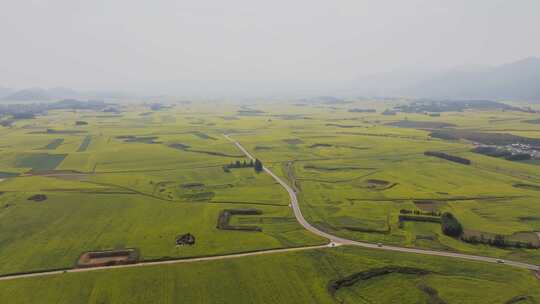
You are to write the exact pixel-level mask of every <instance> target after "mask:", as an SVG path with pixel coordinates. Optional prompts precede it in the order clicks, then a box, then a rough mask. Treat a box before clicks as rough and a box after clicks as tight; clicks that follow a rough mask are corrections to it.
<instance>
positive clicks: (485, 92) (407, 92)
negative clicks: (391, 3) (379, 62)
mask: <svg viewBox="0 0 540 304" xmlns="http://www.w3.org/2000/svg"><path fill="white" fill-rule="evenodd" d="M360 88H361V93H362V94H371V95H379V96H408V97H421V98H437V99H448V98H455V99H512V100H527V101H537V102H540V58H534V57H531V58H526V59H523V60H519V61H516V62H512V63H508V64H503V65H499V66H478V67H468V68H460V69H453V70H448V71H443V72H407V71H400V72H395V73H386V74H379V75H374V76H371V77H365V78H362V79H361V83H360Z"/></svg>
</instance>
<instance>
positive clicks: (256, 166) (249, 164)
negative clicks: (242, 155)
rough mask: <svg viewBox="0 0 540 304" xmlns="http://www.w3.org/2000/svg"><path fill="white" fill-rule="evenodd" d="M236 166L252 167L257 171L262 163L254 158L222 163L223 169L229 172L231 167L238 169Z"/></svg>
mask: <svg viewBox="0 0 540 304" xmlns="http://www.w3.org/2000/svg"><path fill="white" fill-rule="evenodd" d="M238 168H254V169H255V171H256V172H257V173H259V172H261V171H262V170H263V165H262V162H261V161H260V160H258V159H255V161H253V160H250V161H249V162H248V161H246V160H244V161H242V162H241V161H239V160H237V161H234V162H231V163H230V164H228V165H224V166H223V171H225V172H230V171H231V169H238Z"/></svg>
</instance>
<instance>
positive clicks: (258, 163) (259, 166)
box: [255, 159, 263, 173]
mask: <svg viewBox="0 0 540 304" xmlns="http://www.w3.org/2000/svg"><path fill="white" fill-rule="evenodd" d="M262 170H263V164H262V163H261V161H260V160H258V159H256V160H255V171H256V172H257V173H258V172H261V171H262Z"/></svg>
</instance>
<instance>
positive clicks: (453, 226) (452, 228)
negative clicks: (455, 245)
mask: <svg viewBox="0 0 540 304" xmlns="http://www.w3.org/2000/svg"><path fill="white" fill-rule="evenodd" d="M441 228H442V232H443V233H444V234H446V235H448V236H453V237H459V236H461V235H462V234H463V226H461V224H460V223H459V221H458V220H457V218H455V217H454V215H453V214H452V213H450V212H445V213H443V215H442V216H441Z"/></svg>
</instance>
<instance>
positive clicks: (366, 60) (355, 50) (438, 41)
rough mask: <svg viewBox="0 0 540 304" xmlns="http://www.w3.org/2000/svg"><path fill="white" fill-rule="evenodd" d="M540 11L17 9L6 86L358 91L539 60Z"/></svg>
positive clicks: (458, 7) (170, 6) (422, 7)
mask: <svg viewBox="0 0 540 304" xmlns="http://www.w3.org/2000/svg"><path fill="white" fill-rule="evenodd" d="M465 4H466V5H465ZM464 7H466V8H467V9H464ZM538 11H540V2H538V1H534V0H528V1H520V5H516V3H515V2H510V1H500V0H499V1H493V0H482V1H474V2H471V1H464V0H459V1H452V2H448V1H433V0H430V1H425V0H414V1H407V2H406V3H405V2H401V1H400V2H398V1H393V2H392V3H390V2H388V1H385V2H381V1H337V2H327V1H305V0H301V1H295V2H285V1H281V0H279V1H272V2H271V3H268V2H253V1H246V0H233V1H227V2H212V1H182V2H181V3H179V2H176V1H169V0H158V1H153V2H134V1H126V0H116V1H92V2H84V1H68V0H52V1H39V0H34V1H18V2H10V3H5V4H4V8H3V12H4V14H2V18H1V19H0V35H1V36H2V37H3V38H2V41H3V43H2V55H3V57H2V60H0V70H2V74H1V77H0V86H5V87H14V88H25V87H70V88H77V89H83V90H90V89H100V90H124V91H129V92H137V93H142V94H171V95H176V94H179V95H190V94H192V95H208V96H213V95H215V96H217V95H242V94H247V95H264V94H298V93H312V92H313V93H322V92H332V91H340V90H345V91H347V90H351V89H352V90H355V89H357V88H358V87H359V86H361V79H363V78H365V77H367V76H369V75H373V74H382V73H393V72H403V71H421V72H422V71H428V72H436V71H444V70H449V69H453V68H455V67H467V68H469V67H474V66H484V65H488V66H493V65H500V64H504V63H508V62H513V61H518V60H520V59H523V58H528V57H538V56H540V40H539V39H536V37H538V36H539V34H540V20H539V19H538V18H537V17H538V13H537V12H538ZM21 16H25V18H21Z"/></svg>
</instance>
